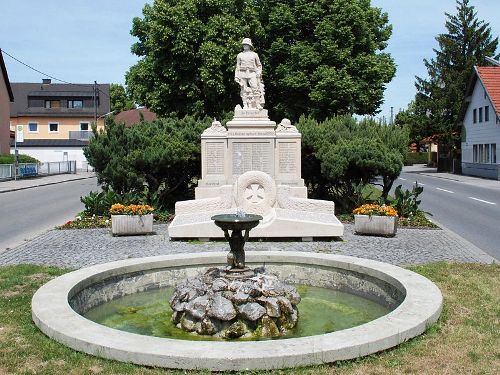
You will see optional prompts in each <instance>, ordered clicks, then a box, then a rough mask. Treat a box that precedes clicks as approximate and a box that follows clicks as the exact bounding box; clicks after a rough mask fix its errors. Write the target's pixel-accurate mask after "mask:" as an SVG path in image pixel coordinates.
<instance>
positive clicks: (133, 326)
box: [84, 285, 390, 341]
mask: <svg viewBox="0 0 500 375" xmlns="http://www.w3.org/2000/svg"><path fill="white" fill-rule="evenodd" d="M297 289H298V291H299V293H300V295H301V297H302V301H301V302H300V303H299V305H298V308H299V322H298V323H297V326H296V327H295V328H294V329H293V330H292V331H291V332H290V333H289V334H287V335H286V336H282V337H280V338H277V339H283V338H293V337H304V336H312V335H320V334H324V333H329V332H334V331H339V330H341V329H346V328H351V327H354V326H357V325H360V324H363V323H366V322H369V321H371V320H374V319H377V318H379V317H381V316H383V315H385V314H387V313H388V312H389V311H390V310H389V309H387V308H386V307H384V306H382V305H379V304H378V303H376V302H372V301H370V300H367V299H365V298H362V297H358V296H355V295H353V294H349V293H343V292H338V291H335V290H331V289H326V288H317V287H312V286H307V285H298V286H297ZM172 292H173V288H161V289H155V290H150V291H147V292H141V293H136V294H132V295H129V296H124V297H121V298H118V299H116V300H114V301H111V302H107V303H104V304H102V305H100V306H97V307H94V308H93V309H91V310H89V311H88V312H87V313H85V314H84V317H85V318H87V319H89V320H92V321H94V322H96V323H99V324H102V325H104V326H107V327H110V328H115V329H119V330H122V331H126V332H131V333H137V334H141V335H148V336H157V337H165V338H174V339H184V340H221V339H220V338H214V337H211V336H199V335H196V334H193V333H189V332H185V331H183V330H182V329H179V328H177V327H176V326H175V325H173V324H172V322H171V317H172V309H171V308H170V306H169V304H168V300H169V299H170V296H171V295H172ZM240 340H242V341H243V340H248V339H240ZM260 340H266V339H265V338H260Z"/></svg>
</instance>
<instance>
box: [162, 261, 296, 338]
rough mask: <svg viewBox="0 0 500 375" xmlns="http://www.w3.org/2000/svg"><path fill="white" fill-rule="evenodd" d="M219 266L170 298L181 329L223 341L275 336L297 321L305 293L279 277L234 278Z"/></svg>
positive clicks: (186, 283) (257, 274)
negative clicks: (301, 296)
mask: <svg viewBox="0 0 500 375" xmlns="http://www.w3.org/2000/svg"><path fill="white" fill-rule="evenodd" d="M231 276H232V275H230V274H228V273H226V271H224V270H223V269H220V268H210V269H209V270H207V271H206V272H205V273H204V274H203V275H201V276H199V277H196V278H191V279H187V280H184V281H183V282H182V283H181V284H179V285H177V287H176V288H175V290H174V293H173V295H172V298H171V299H170V306H171V307H172V309H173V311H174V314H173V315H172V320H173V322H174V324H176V325H177V326H178V327H179V328H182V329H183V330H185V331H189V332H193V333H195V334H198V335H210V336H216V337H220V338H223V339H236V338H239V337H249V338H250V337H276V336H281V335H285V334H286V333H287V332H288V331H290V330H291V329H292V328H293V327H295V325H296V324H297V320H298V310H297V304H298V303H299V302H300V295H299V293H298V292H297V290H296V289H295V287H293V286H291V285H288V284H286V283H283V282H282V281H280V280H279V279H278V278H277V277H276V276H275V275H272V274H265V273H260V272H258V271H257V270H254V271H253V276H251V277H246V278H243V279H242V278H234V277H231Z"/></svg>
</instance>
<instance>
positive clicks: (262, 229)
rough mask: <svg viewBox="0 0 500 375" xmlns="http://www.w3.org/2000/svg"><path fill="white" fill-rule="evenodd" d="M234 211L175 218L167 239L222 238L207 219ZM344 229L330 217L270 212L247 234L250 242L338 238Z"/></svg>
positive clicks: (216, 228)
mask: <svg viewBox="0 0 500 375" xmlns="http://www.w3.org/2000/svg"><path fill="white" fill-rule="evenodd" d="M226 213H236V210H223V211H213V212H207V213H205V212H202V213H193V214H186V215H176V216H175V219H174V220H173V221H172V223H171V224H170V226H169V227H168V235H169V236H170V237H171V238H177V239H179V238H202V237H203V238H206V237H209V238H224V233H223V232H222V231H221V230H220V228H218V227H217V226H216V225H215V224H214V222H213V221H212V220H211V219H210V218H211V217H212V216H214V215H218V214H226ZM343 235H344V225H343V224H342V223H341V222H340V221H339V220H338V219H337V218H336V217H335V216H334V215H333V214H321V213H312V212H301V211H293V210H286V209H280V208H273V209H271V212H270V214H269V215H267V216H265V217H264V220H263V221H262V222H261V223H260V224H259V225H258V226H257V227H255V228H254V229H252V230H251V231H250V238H312V237H342V236H343Z"/></svg>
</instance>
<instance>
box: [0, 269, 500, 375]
mask: <svg viewBox="0 0 500 375" xmlns="http://www.w3.org/2000/svg"><path fill="white" fill-rule="evenodd" d="M409 269H411V270H414V271H416V272H418V273H420V274H422V275H424V276H426V277H428V278H429V279H431V280H432V281H434V282H436V283H437V285H438V286H439V287H440V289H441V291H442V292H443V295H444V298H445V307H444V311H443V314H442V316H441V318H440V319H439V321H438V322H437V323H435V324H433V325H432V326H431V327H430V328H429V329H428V330H427V332H426V333H425V334H423V335H421V336H419V337H418V338H415V339H412V340H410V341H408V342H406V343H404V344H401V345H399V346H398V347H397V348H394V349H392V350H388V351H386V352H383V353H380V354H375V355H371V356H368V357H365V358H360V359H358V360H352V361H342V362H338V363H335V364H331V365H321V366H312V367H307V368H300V369H289V370H280V371H273V372H272V373H276V374H292V373H293V374H295V373H300V374H350V373H356V374H401V373H415V374H417V373H425V374H442V373H450V374H451V373H457V374H458V373H471V374H497V373H499V372H500V350H499V348H500V341H499V340H500V339H499V338H500V322H499V319H500V265H479V264H448V263H435V264H428V265H422V266H413V267H409ZM67 271H68V270H64V269H60V268H55V267H45V266H33V265H18V266H5V267H0V374H4V373H6V374H9V373H12V374H32V373H37V374H165V373H168V374H184V373H186V372H184V371H169V370H163V369H155V368H148V367H141V366H135V365H131V364H126V363H121V362H116V361H111V360H105V359H101V358H96V357H92V356H90V355H86V354H83V353H79V352H75V351H73V350H71V349H69V348H67V347H65V346H64V345H61V344H58V343H56V342H55V341H53V340H51V339H49V338H47V337H46V336H45V335H43V334H42V333H41V332H40V331H39V330H38V328H37V327H36V326H35V325H34V324H33V323H32V321H31V303H30V302H31V297H32V295H33V293H34V292H35V291H36V290H37V288H39V287H40V286H41V285H42V284H44V283H45V282H47V281H49V280H50V279H51V278H53V277H56V276H58V275H61V274H63V273H65V272H67ZM187 373H196V374H205V373H208V372H189V371H188V372H187ZM254 373H267V372H262V371H261V372H254ZM269 373H271V372H269Z"/></svg>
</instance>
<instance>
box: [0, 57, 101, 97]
mask: <svg viewBox="0 0 500 375" xmlns="http://www.w3.org/2000/svg"><path fill="white" fill-rule="evenodd" d="M0 51H1V52H2V53H4V54H5V55H7V56H9V57H10V58H12V59H14V60H15V61H17V62H18V63H20V64H22V65H24V66H26V67H27V68H30V69H31V70H34V71H35V72H37V73H40V74H41V75H43V76H46V77H49V78H52V79H54V80H56V81H59V82H62V83H66V84H68V85H73V86H81V87H88V86H89V85H92V84H91V83H89V84H78V83H71V82H68V81H65V80H63V79H59V78H57V77H54V76H52V75H50V74H47V73H44V72H42V71H41V70H38V69H36V68H34V67H32V66H31V65H29V64H27V63H25V62H23V61H21V60H19V59H18V58H17V57H14V56H12V55H11V54H10V53H8V52H6V51H5V50H4V49H0ZM97 90H98V91H99V92H101V93H102V94H104V95H106V96H107V97H108V98H109V95H108V94H107V93H106V92H104V91H103V90H101V89H100V88H99V87H97Z"/></svg>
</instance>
